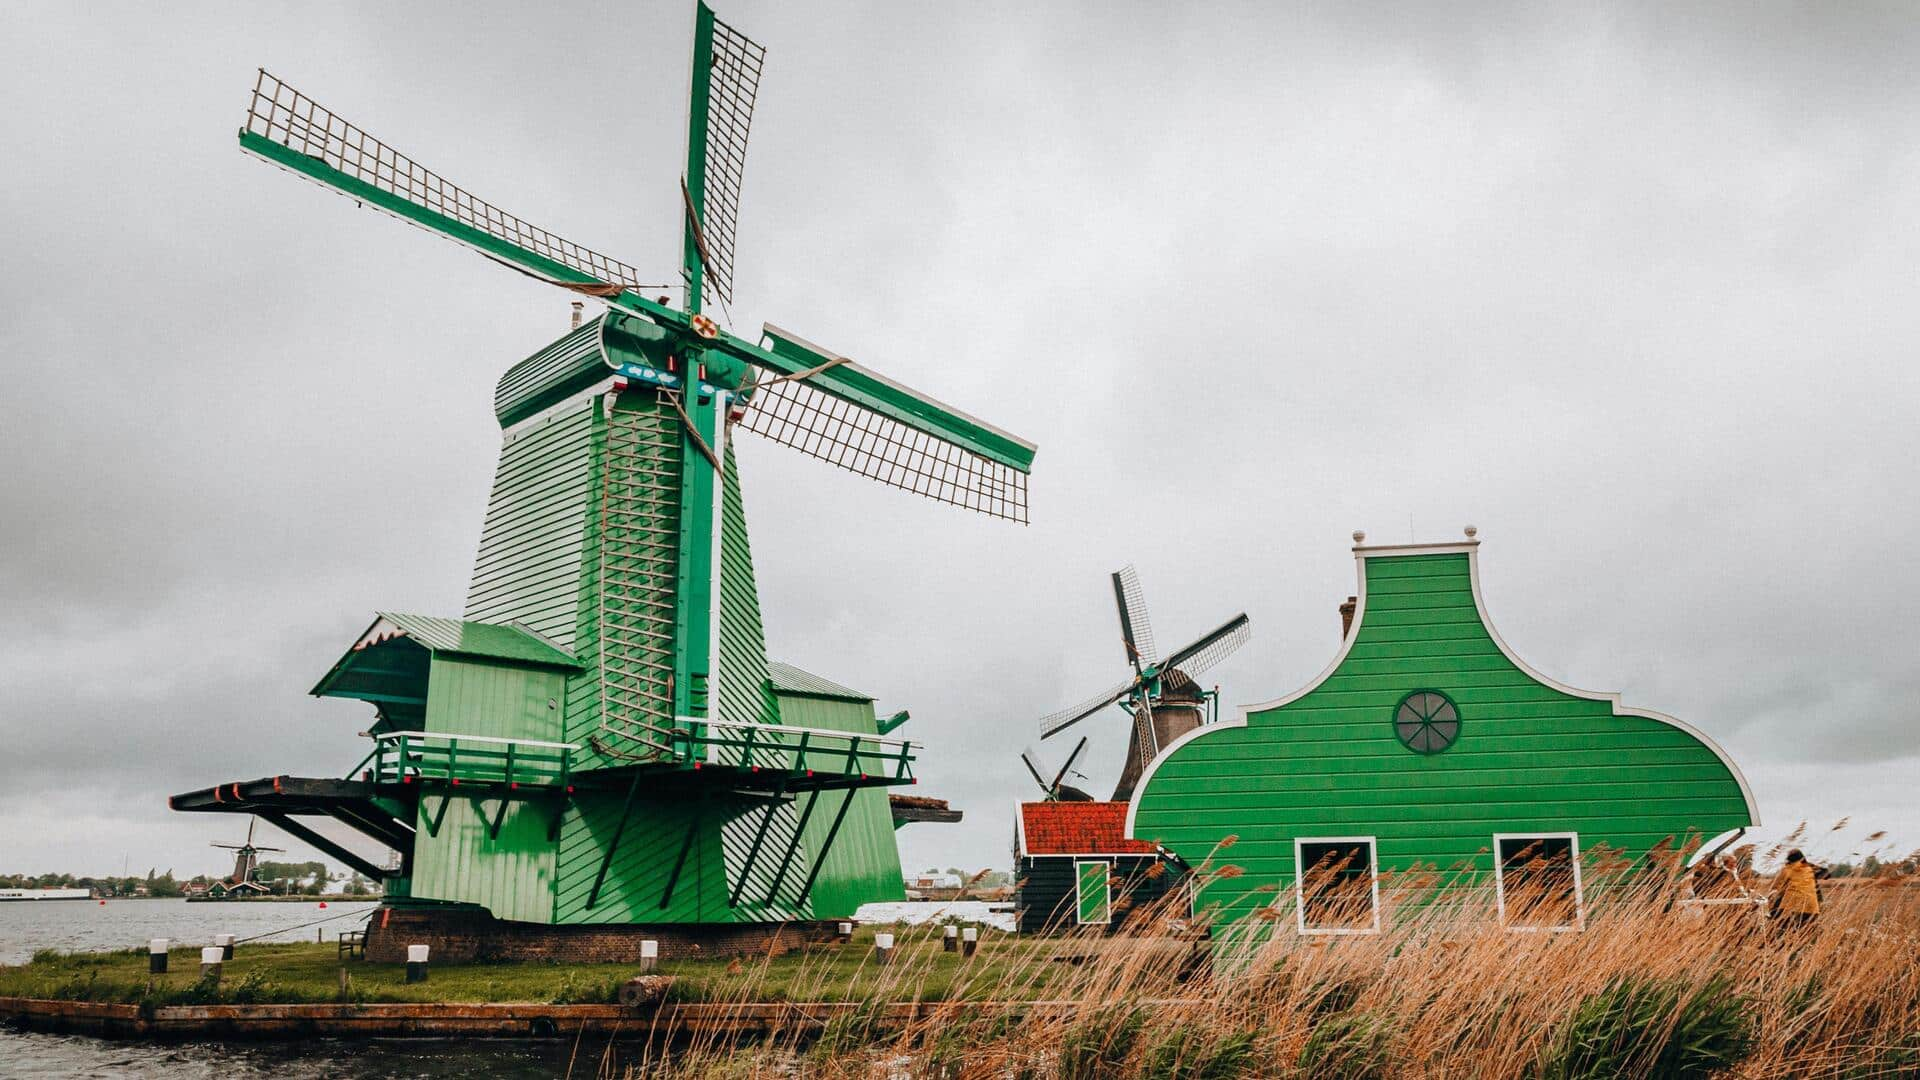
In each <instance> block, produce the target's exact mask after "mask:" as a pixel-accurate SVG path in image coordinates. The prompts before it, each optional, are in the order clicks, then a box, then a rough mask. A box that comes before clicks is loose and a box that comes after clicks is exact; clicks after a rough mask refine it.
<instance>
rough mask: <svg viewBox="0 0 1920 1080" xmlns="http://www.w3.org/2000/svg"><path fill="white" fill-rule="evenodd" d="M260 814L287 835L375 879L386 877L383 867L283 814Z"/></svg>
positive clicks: (382, 879)
mask: <svg viewBox="0 0 1920 1080" xmlns="http://www.w3.org/2000/svg"><path fill="white" fill-rule="evenodd" d="M260 816H261V817H263V818H266V819H267V821H268V822H269V823H270V824H272V825H275V826H277V827H278V828H279V829H280V830H281V831H283V832H285V833H287V834H288V835H290V836H294V837H298V838H299V839H301V840H304V841H306V842H307V843H309V844H311V845H313V846H314V847H317V848H319V849H320V850H321V851H324V852H326V853H327V854H329V855H331V856H333V857H334V858H336V859H339V860H340V861H341V862H343V863H346V864H347V865H348V866H350V867H352V868H353V869H355V870H358V871H359V872H360V873H362V874H365V875H367V876H368V877H370V878H372V879H373V880H375V881H385V880H386V879H387V871H386V869H385V868H384V867H379V866H375V865H374V864H373V863H372V862H370V861H369V860H367V859H364V858H362V857H361V856H359V855H356V854H355V853H354V852H352V851H351V850H349V849H347V848H345V847H343V846H341V845H339V844H336V843H334V842H333V841H332V840H329V839H327V838H326V837H324V836H322V835H320V834H319V833H317V832H314V831H313V830H312V829H309V828H307V827H306V826H305V825H302V824H300V823H299V822H297V821H295V820H293V819H292V818H290V817H288V816H287V815H285V814H276V813H271V812H263V813H261V815H260Z"/></svg>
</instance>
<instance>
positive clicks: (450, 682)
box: [425, 653, 566, 742]
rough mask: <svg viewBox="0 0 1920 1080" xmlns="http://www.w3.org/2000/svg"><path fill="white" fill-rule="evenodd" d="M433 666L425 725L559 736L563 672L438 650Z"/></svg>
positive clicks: (549, 738)
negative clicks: (439, 652) (439, 651)
mask: <svg viewBox="0 0 1920 1080" xmlns="http://www.w3.org/2000/svg"><path fill="white" fill-rule="evenodd" d="M429 670H430V674H429V676H428V684H427V685H428V694H427V714H426V727H425V730H427V731H438V732H441V733H444V734H448V735H483V736H486V737H489V738H495V739H539V740H541V741H544V742H558V741H560V708H559V705H560V699H561V695H562V693H563V692H564V690H565V687H566V675H565V674H564V673H563V672H559V671H554V670H551V669H547V668H533V667H524V666H520V665H515V664H502V663H490V662H487V661H484V660H467V659H463V658H460V657H452V656H444V655H440V654H437V653H436V654H435V655H434V657H433V665H432V667H431V668H430V669H429ZM550 702H551V704H549V703H550Z"/></svg>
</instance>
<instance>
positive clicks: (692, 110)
mask: <svg viewBox="0 0 1920 1080" xmlns="http://www.w3.org/2000/svg"><path fill="white" fill-rule="evenodd" d="M766 55H767V50H766V49H765V48H764V47H763V46H761V45H759V44H757V43H755V42H754V41H752V40H751V39H749V38H748V37H747V36H746V35H745V34H742V33H741V32H740V31H738V30H735V29H734V28H733V27H731V26H728V25H727V24H726V23H723V22H721V21H720V20H719V19H717V18H715V17H714V14H713V10H712V9H711V8H709V7H707V5H705V4H701V5H699V8H698V10H697V12H696V14H695V16H694V39H693V79H692V90H691V93H690V97H691V100H690V101H689V103H688V104H689V106H690V107H689V108H688V110H687V175H686V186H685V188H684V189H683V191H684V194H685V196H686V201H687V212H688V220H687V238H686V253H685V273H686V280H687V306H688V307H689V308H690V309H692V310H695V311H698V310H699V309H700V294H701V283H702V281H703V280H704V281H705V283H707V284H709V285H711V286H712V287H713V294H714V295H715V296H716V297H718V298H719V299H720V302H721V303H723V304H731V303H733V247H734V234H735V227H736V224H737V223H738V221H739V216H740V184H741V177H742V175H743V173H744V172H745V169H746V164H747V134H748V131H749V129H751V127H752V126H753V103H754V97H755V95H756V94H757V93H758V91H759V88H760V70H761V67H762V65H763V63H764V61H765V59H766Z"/></svg>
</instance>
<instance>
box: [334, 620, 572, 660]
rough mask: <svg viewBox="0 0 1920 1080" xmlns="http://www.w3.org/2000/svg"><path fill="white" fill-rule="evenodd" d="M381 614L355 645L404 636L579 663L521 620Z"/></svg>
mask: <svg viewBox="0 0 1920 1080" xmlns="http://www.w3.org/2000/svg"><path fill="white" fill-rule="evenodd" d="M379 614H380V617H379V618H378V619H376V620H374V624H373V625H372V626H370V627H368V628H367V632H366V633H365V634H362V635H361V636H360V640H359V642H358V643H356V644H355V645H354V648H356V649H364V648H366V647H367V646H369V645H378V644H379V643H380V642H382V641H386V640H388V639H390V638H396V637H404V638H411V639H413V640H414V641H417V642H419V643H420V644H421V645H424V646H426V647H427V648H429V649H432V650H433V651H434V652H443V653H458V654H461V655H465V656H486V657H491V658H493V659H496V660H517V661H519V662H521V663H523V664H544V665H546V666H548V667H569V668H577V667H579V666H580V662H579V661H578V660H575V659H574V658H573V655H572V654H571V653H568V652H566V651H565V650H563V649H561V648H560V647H559V646H557V645H555V644H553V643H552V642H550V641H548V640H547V639H546V638H543V637H541V636H540V635H539V634H536V633H534V632H533V631H531V630H529V629H527V628H526V627H524V626H521V625H520V624H519V623H487V622H474V621H472V620H470V619H445V618H439V617H437V616H433V615H404V614H401V613H399V612H396V611H382V612H380V613H379Z"/></svg>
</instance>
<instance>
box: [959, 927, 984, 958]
mask: <svg viewBox="0 0 1920 1080" xmlns="http://www.w3.org/2000/svg"><path fill="white" fill-rule="evenodd" d="M979 947H980V930H979V928H978V927H973V926H969V927H967V928H966V929H965V930H962V931H960V955H961V956H972V955H973V950H975V949H977V948H979Z"/></svg>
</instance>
